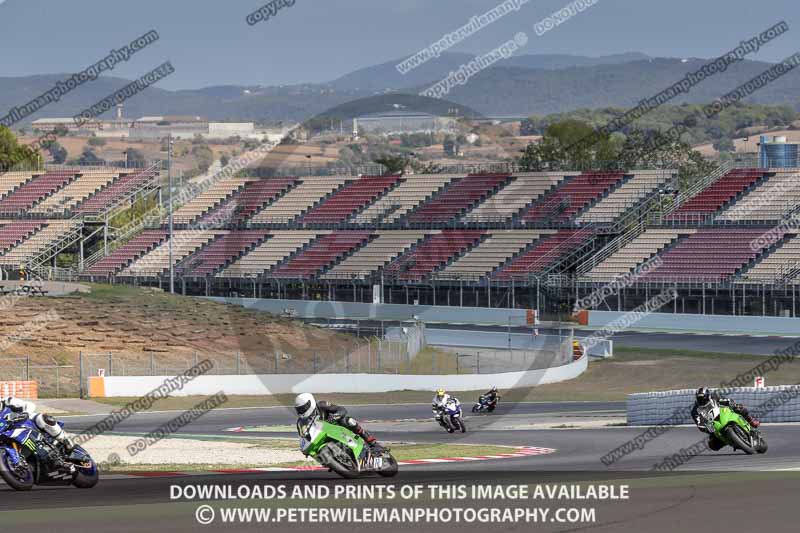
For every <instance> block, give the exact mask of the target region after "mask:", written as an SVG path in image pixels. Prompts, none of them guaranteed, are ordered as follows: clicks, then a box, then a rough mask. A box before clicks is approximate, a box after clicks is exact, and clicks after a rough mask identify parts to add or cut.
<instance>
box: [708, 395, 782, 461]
mask: <svg viewBox="0 0 800 533" xmlns="http://www.w3.org/2000/svg"><path fill="white" fill-rule="evenodd" d="M697 414H698V417H699V418H700V420H699V422H698V423H697V427H698V429H700V431H703V432H705V433H708V434H710V435H714V436H715V437H716V438H717V439H719V441H720V442H722V443H723V444H726V445H728V446H731V447H732V448H733V449H734V450H742V451H744V452H745V453H747V454H749V455H752V454H754V453H765V452H766V451H767V441H765V440H764V437H762V436H761V432H760V431H758V429H756V428H754V427H752V426H751V425H750V424H749V423H748V422H747V420H745V418H744V417H743V416H742V415H740V414H739V413H737V412H735V411H734V410H733V409H731V408H730V407H728V406H725V405H719V404H718V403H717V402H714V401H712V402H708V405H705V406H703V407H701V408H698V410H697Z"/></svg>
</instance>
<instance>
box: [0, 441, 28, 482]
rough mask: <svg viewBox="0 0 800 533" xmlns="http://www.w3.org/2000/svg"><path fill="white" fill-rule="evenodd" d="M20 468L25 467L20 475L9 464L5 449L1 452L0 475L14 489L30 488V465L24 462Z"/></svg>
mask: <svg viewBox="0 0 800 533" xmlns="http://www.w3.org/2000/svg"><path fill="white" fill-rule="evenodd" d="M21 468H24V469H25V473H24V475H22V476H20V475H19V474H18V473H17V471H16V470H15V469H14V467H13V466H12V465H11V462H10V458H9V456H8V452H7V451H5V450H4V451H3V452H2V457H0V477H2V478H3V481H5V482H6V483H8V485H9V486H10V487H11V488H12V489H14V490H31V489H32V488H33V471H32V470H31V467H30V465H28V464H27V463H25V465H24V466H23V467H21Z"/></svg>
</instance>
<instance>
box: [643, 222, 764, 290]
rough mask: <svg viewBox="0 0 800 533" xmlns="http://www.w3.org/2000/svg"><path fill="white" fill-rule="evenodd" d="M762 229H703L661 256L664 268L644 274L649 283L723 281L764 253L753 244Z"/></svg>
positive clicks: (682, 240) (680, 241)
mask: <svg viewBox="0 0 800 533" xmlns="http://www.w3.org/2000/svg"><path fill="white" fill-rule="evenodd" d="M764 231H765V230H764V229H760V228H755V229H753V228H700V229H697V231H696V232H695V233H693V234H691V235H689V236H687V237H685V238H682V239H681V240H679V241H678V242H676V243H675V244H673V245H672V246H670V247H669V248H667V249H666V250H665V251H663V252H661V253H660V254H659V257H660V259H661V265H660V266H658V267H656V268H654V269H653V270H650V271H649V272H647V273H646V274H644V275H642V277H641V279H643V280H646V281H674V282H681V281H706V282H713V281H722V280H724V279H726V278H728V277H730V276H732V275H733V274H735V273H736V272H737V271H738V270H739V269H741V268H743V267H744V266H746V265H747V264H748V263H749V262H750V261H752V260H754V259H755V258H756V257H757V256H758V255H759V254H760V253H761V251H760V250H758V249H757V251H754V250H753V249H752V248H751V243H753V242H757V239H758V238H759V237H760V236H762V235H763V234H764Z"/></svg>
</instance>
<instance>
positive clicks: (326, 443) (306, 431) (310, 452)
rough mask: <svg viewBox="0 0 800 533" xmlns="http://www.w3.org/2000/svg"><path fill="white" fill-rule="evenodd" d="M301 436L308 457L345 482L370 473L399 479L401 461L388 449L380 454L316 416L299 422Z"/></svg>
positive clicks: (353, 434)
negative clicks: (398, 462) (398, 461)
mask: <svg viewBox="0 0 800 533" xmlns="http://www.w3.org/2000/svg"><path fill="white" fill-rule="evenodd" d="M297 433H298V434H299V435H300V451H302V452H303V454H304V455H306V456H307V457H308V456H311V457H313V458H314V459H316V460H317V462H318V463H319V464H321V465H322V466H324V467H326V468H328V469H330V470H331V471H333V472H336V473H337V474H339V475H340V476H342V477H343V478H347V479H352V478H355V477H358V476H359V475H361V474H365V473H369V472H374V473H376V474H378V475H380V476H384V477H393V476H396V475H397V471H398V465H397V460H396V459H395V458H394V457H393V456H392V454H391V453H390V452H389V450H388V449H384V450H383V451H381V452H378V453H376V452H375V451H374V450H373V449H372V448H371V447H370V446H369V445H368V444H367V443H366V442H364V439H362V438H361V437H359V436H358V435H356V434H355V433H353V432H352V431H350V430H349V429H347V428H345V427H342V426H337V425H336V424H331V423H330V422H325V421H324V420H318V419H317V417H316V416H313V417H310V418H301V419H299V420H298V421H297Z"/></svg>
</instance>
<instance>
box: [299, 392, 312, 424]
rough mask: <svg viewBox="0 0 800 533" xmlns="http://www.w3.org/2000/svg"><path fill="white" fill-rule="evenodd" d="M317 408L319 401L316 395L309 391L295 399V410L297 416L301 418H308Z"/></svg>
mask: <svg viewBox="0 0 800 533" xmlns="http://www.w3.org/2000/svg"><path fill="white" fill-rule="evenodd" d="M316 409H317V401H316V400H315V399H314V395H313V394H311V393H309V392H304V393H302V394H298V395H297V396H296V397H295V399H294V410H295V411H296V412H297V416H299V417H301V418H308V417H309V416H311V415H312V414H313V413H314V411H316Z"/></svg>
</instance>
